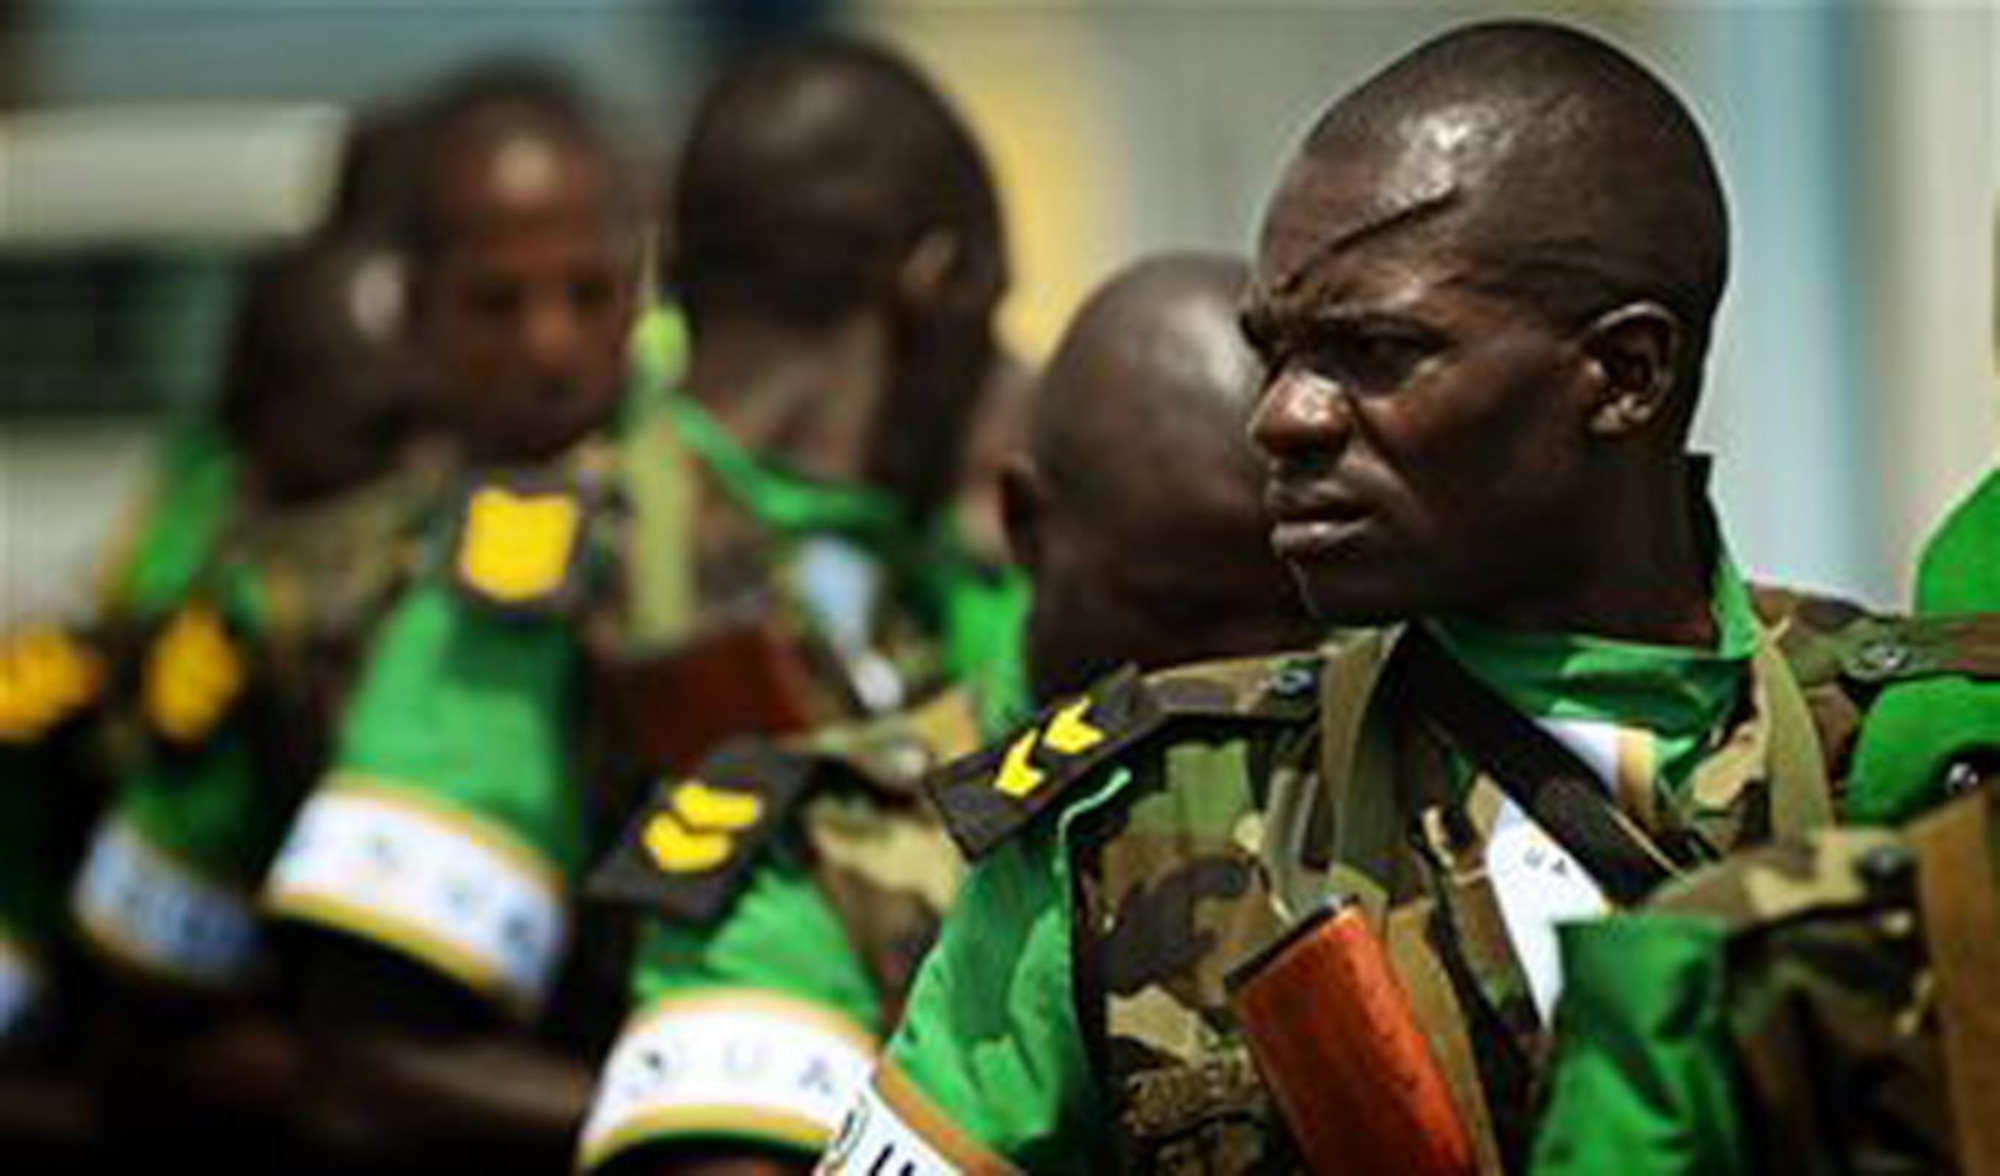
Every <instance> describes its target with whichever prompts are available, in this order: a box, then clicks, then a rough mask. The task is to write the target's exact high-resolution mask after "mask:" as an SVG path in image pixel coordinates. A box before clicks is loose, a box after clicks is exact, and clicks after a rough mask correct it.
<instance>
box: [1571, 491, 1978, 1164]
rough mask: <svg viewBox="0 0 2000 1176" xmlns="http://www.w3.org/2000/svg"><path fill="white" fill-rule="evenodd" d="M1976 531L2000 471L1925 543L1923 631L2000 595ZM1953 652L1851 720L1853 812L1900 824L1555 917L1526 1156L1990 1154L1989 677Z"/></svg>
mask: <svg viewBox="0 0 2000 1176" xmlns="http://www.w3.org/2000/svg"><path fill="white" fill-rule="evenodd" d="M1996 536H2000V476H1992V477H1989V478H1988V479H1987V480H1986V482H1985V484H1984V485H1982V486H1981V487H1980V488H1979V489H1978V490H1977V491H1976V492H1975V493H1974V494H1973V495H1972V497H1970V498H1969V499H1967V500H1966V502H1965V503H1964V504H1962V505H1961V506H1960V507H1959V508H1958V510H1957V511H1955V512H1954V513H1953V514H1952V516H1951V517H1950V519H1949V520H1947V522H1946V523H1945V525H1944V527H1943V528H1942V529H1941V530H1940V531H1939V532H1938V534H1937V535H1936V536H1935V537H1934V538H1933V539H1932V540H1931V542H1930V544H1929V545H1928V547H1927V550H1926V552H1925V554H1924V559H1923V564H1922V570H1921V572H1920V574H1919V576H1918V580H1917V611H1918V613H1919V614H1921V615H1926V616H1929V617H1932V618H1934V627H1933V630H1932V632H1933V633H1935V634H1937V635H1939V636H1940V638H1941V640H1939V641H1938V642H1936V643H1933V644H1931V645H1930V646H1929V647H1928V648H1929V649H1933V650H1935V649H1950V648H1952V647H1953V646H1954V645H1956V644H1960V643H1962V642H1964V641H1965V640H1966V639H1965V638H1964V636H1963V635H1962V633H1960V634H1953V633H1952V632H1951V630H1952V629H1953V628H1956V627H1961V626H1964V625H1966V624H1967V623H1968V621H1969V619H1970V618H1971V617H1972V616H1973V615H1974V614H1976V613H1978V612H1980V611H1981V610H1984V611H1985V612H1987V613H1988V614H1989V615H1990V614H1991V613H1992V612H1993V611H1994V610H2000V562H1996V560H1995V558H1994V552H1995V550H1996V545H1995V537H1996ZM1988 624H1989V626H1990V625H1991V622H1990V621H1989V622H1988ZM1914 632H1922V630H1915V631H1914ZM1987 640H1989V641H1990V640H1991V638H1990V637H1989V638H1987ZM1899 648H1905V649H1909V650H1911V654H1910V655H1911V656H1923V655H1924V652H1925V651H1926V646H1924V645H1922V644H1910V645H1905V646H1900V647H1899ZM1988 656H1989V658H1991V657H1992V656H1993V655H1991V654H1989V655H1988ZM1954 669H1960V670H1963V669H1964V667H1953V666H1951V665H1949V664H1948V663H1936V664H1934V665H1933V666H1932V667H1931V669H1930V671H1929V673H1927V674H1926V675H1925V676H1924V677H1923V678H1922V679H1921V680H1918V681H1910V682H1905V683H1903V684H1901V685H1898V686H1895V687H1893V688H1891V689H1889V690H1888V691H1886V692H1884V695H1883V697H1882V698H1881V699H1880V700H1879V701H1878V702H1877V703H1876V704H1875V706H1874V707H1873V708H1871V710H1870V712H1869V715H1868V721H1867V723H1866V725H1865V726H1864V727H1863V729H1862V733H1861V744H1860V747H1859V749H1858V751H1857V753H1856V762H1855V784H1854V794H1853V797H1852V801H1851V804H1850V807H1849V812H1850V814H1851V815H1852V816H1853V817H1854V818H1855V819H1856V820H1857V822H1864V821H1865V822H1881V821H1885V820H1886V821H1891V822H1898V823H1900V822H1902V821H1905V820H1910V819H1912V818H1915V820H1914V823H1913V824H1911V825H1910V826H1909V828H1908V829H1907V830H1904V831H1902V832H1901V833H1890V832H1887V831H1884V830H1880V829H1863V828H1858V827H1857V828H1849V829H1842V830H1838V831H1829V832H1827V833H1825V834H1822V835H1821V836H1819V837H1815V838H1813V839H1811V840H1810V841H1808V842H1805V843H1791V844H1785V845H1778V846H1773V847H1771V848H1769V849H1766V850H1761V851H1759V852H1757V853H1754V854H1748V855H1745V856H1744V857H1742V858H1739V859H1737V860H1736V861H1732V862H1729V863H1726V864H1723V865H1719V866H1715V867H1711V868H1710V869H1708V870H1704V871H1702V872H1701V873H1699V874H1696V875H1695V876H1693V877H1692V878H1689V879H1686V880H1684V881H1682V882H1679V883H1677V884H1675V886H1673V887H1672V888H1671V889H1669V890H1668V891H1666V892H1663V893H1662V894H1661V895H1660V896H1659V897H1658V898H1656V899H1654V900H1653V901H1652V902H1650V903H1649V904H1647V907H1646V908H1645V910H1644V911H1642V912H1641V913H1638V914H1635V915H1632V916H1628V917H1624V918H1619V919H1613V920H1609V921H1604V922H1598V923H1587V924H1582V925H1579V926H1575V927H1570V928H1565V929H1564V932H1563V958H1564V963H1565V971H1566V972H1567V974H1568V975H1569V977H1570V983H1569V985H1568V987H1567V988H1566V990H1565V992H1564V995H1563V1001H1562V1005H1561V1007H1560V1008H1559V1010H1558V1014H1557V1021H1556V1060H1555V1063H1554V1068H1553V1074H1552V1077H1551V1080H1550V1092H1551V1097H1550V1101H1549V1109H1548V1115H1547V1118H1546V1119H1545V1121H1544V1123H1543V1125H1542V1127H1541V1129H1540V1130H1539V1132H1538V1133H1537V1136H1536V1141H1535V1171H1536V1172H1538V1173H1539V1172H1554V1173H1560V1172H1594V1171H1600V1170H1603V1169H1604V1168H1605V1167H1606V1166H1608V1165H1613V1164H1615V1166H1616V1167H1617V1169H1618V1170H1619V1171H1621V1172H1639V1173H1668V1172H1689V1173H1693V1172H1704V1173H1706V1172H1717V1173H1729V1172H1776V1171H1795V1170H1798V1171H1808V1172H1820V1171H1909V1172H1916V1171H1922V1172H1945V1171H1960V1172H1984V1171H1989V1170H1992V1169H1993V1168H1994V1166H1995V1165H2000V1134H1996V1128H2000V1081H1996V1080H1995V1077H1994V1074H1995V1071H1994V1069H1993V1067H1994V1065H1995V1064H1996V1060H2000V1036H1997V1035H1996V1032H1995V1029H1994V1027H1993V1018H1992V1002H1993V995H1992V989H1993V986H1994V984H1995V983H1996V982H2000V957H1996V956H1995V955H1994V952H1993V950H1992V948H1991V946H1990V945H1991V944H1992V942H1993V929H1994V920H1995V917H1996V914H1997V913H2000V811H1996V806H2000V788H1995V787H1994V785H1996V784H2000V684H1995V683H1993V682H1992V681H1990V680H1989V681H1980V680H1976V679H1974V678H1973V677H1972V676H1971V675H1970V674H1969V673H1965V672H1953V670H1954ZM1987 673H1988V677H1989V678H1990V676H1991V671H1990V669H1989V670H1988V671H1987ZM1967 794H1970V795H1967ZM1953 798H1957V799H1953ZM1926 814H1927V815H1926Z"/></svg>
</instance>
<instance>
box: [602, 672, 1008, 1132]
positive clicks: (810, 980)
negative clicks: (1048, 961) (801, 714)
mask: <svg viewBox="0 0 2000 1176" xmlns="http://www.w3.org/2000/svg"><path fill="white" fill-rule="evenodd" d="M977 709H978V708H977V707H976V706H975V705H974V701H973V699H972V698H971V697H970V696H969V694H968V692H966V691H965V690H963V689H960V690H953V691H950V692H947V693H946V694H943V695H941V696H939V697H937V698H935V699H933V700H931V701H930V702H927V703H925V704H924V705H922V706H920V707H917V708H915V709H913V710H911V711H908V712H904V713H900V714H897V715H892V716H888V717H885V718H882V719H877V720H873V721H870V722H866V723H863V724H860V725H857V726H849V727H836V728H830V729H827V730H824V731H821V732H817V733H815V734H813V735H810V736H807V737H803V738H800V739H796V740H792V741H789V742H787V743H784V744H777V745H773V744H761V745H760V744H750V743H746V744H738V745H735V746H733V747H732V748H730V749H728V750H727V751H725V752H723V753H721V754H718V755H717V756H714V757H711V759H710V760H709V762H708V763H706V764H704V765H703V767H702V769H701V770H700V771H699V772H697V773H695V774H694V776H692V777H691V778H688V779H682V780H674V781H670V782H669V783H667V784H665V785H663V786H662V787H661V788H660V789H659V791H658V793H657V795H656V796H655V797H654V799H653V801H652V803H651V804H650V805H648V806H647V807H646V808H645V809H644V810H643V811H642V812H641V813H640V815H639V817H638V818H637V819H636V820H635V821H634V822H632V824H631V825H630V827H629V828H628V830H627V832H626V834H625V836H624V837H623V838H622V839H621V844H620V846H619V848H618V849H617V850H616V851H615V852H614V855H613V857H612V858H611V860H610V861H609V862H608V863H607V864H606V866H605V867H604V868H603V869H602V870H601V871H600V872H599V874H598V875H597V877H596V879H595V880H594V882H593V890H594V891H595V892H596V893H597V894H599V895H600V896H602V897H604V898H607V899H610V900H613V901H616V902H620V903H625V904H630V905H633V906H636V907H638V908H639V909H640V910H642V911H645V912H648V913H649V914H650V916H651V917H649V918H648V920H647V924H646V929H645V938H644V941H643V943H642V946H641V949H640V953H639V955H638V958H637V960H636V961H635V966H634V968H633V974H632V996H633V1001H632V1007H633V1014H632V1016H631V1017H630V1018H629V1019H628V1020H627V1022H626V1026H625V1028H624V1030H623V1032H622V1034H621V1036H620V1039H619V1042H618V1044H617V1045H616V1046H615V1047H614V1049H613V1050H612V1052H611V1054H610V1057H609V1059H608V1060H607V1062H606V1064H605V1067H604V1076H603V1080H602V1082H601V1083H600V1086H599V1089H598V1094H597V1097H596V1100H595V1106H594V1108H593V1111H592V1114H591V1116H590V1118H589V1120H588V1121H587V1123H586V1125H585V1127H584V1131H583V1137H582V1141H581V1147H582V1155H581V1160H580V1166H581V1167H582V1168H584V1169H586V1170H588V1169H594V1168H597V1167H600V1166H602V1165H604V1164H606V1163H608V1162H610V1161H611V1160H612V1159H614V1158H617V1157H620V1156H625V1155H629V1154H632V1153H634V1152H637V1151H640V1150H642V1149H644V1148H646V1147H649V1146H654V1145H674V1144H685V1143H690V1142H706V1143H715V1142H719V1141H728V1142H735V1143H749V1144H752V1145H755V1146H761V1147H774V1148H778V1149H781V1150H790V1151H797V1152H802V1153H806V1154H811V1153H816V1152H817V1151H818V1150H819V1149H820V1148H821V1147H823V1146H824V1145H825V1142H826V1139H827V1137H828V1136H829V1135H830V1134H831V1132H832V1129H833V1127H834V1126H835V1125H836V1124H837V1123H838V1121H839V1115H840V1112H841V1111H842V1110H843V1109H845V1107H846V1104H847V1101H848V1099H849V1098H850V1097H851V1096H852V1094H853V1092H854V1090H855V1089H856V1088H857V1087H858V1085H859V1084H860V1082H861V1080H862V1079H863V1078H864V1077H865V1076H866V1074H867V1071H868V1068H869V1066H870V1065H871V1064H872V1062H873V1059H874V1056H875V1053H876V1050H877V1048H878V1046H879V1043H880V1042H881V1040H882V1039H883V1037H884V1035H885V1034H886V1033H887V1031H888V1028H889V1027H890V1026H892V1025H894V1024H895V1022H896V1021H897V1019H898V1018H899V1016H900V1011H901V1004H902V1001H903V998H904V996H905V994H906V993H907V992H908V989H909V984H910V980H911V978H912V976H913V975H914V974H915V971H916V965H917V963H918V961H919V960H920V959H921V958H922V955H923V953H924V952H925V951H927V950H928V949H929V947H930V945H931V943H932V942H933V940H934V939H935V937H936V930H937V925H938V922H939V920H940V918H941V917H942V915H943V913H944V910H945V907H946V906H947V905H948V903H949V902H950V900H951V897H952V895H953V894H954V893H955V892H956V890H957V886H958V879H959V872H960V869H959V860H958V855H957V854H956V852H955V851H953V849H952V848H951V845H950V843H949V839H948V838H947V836H946V835H945V832H944V829H943V826H942V825H941V824H940V823H939V822H938V820H937V817H936V815H935V812H934V810H933V809H932V808H931V806H930V805H929V804H928V803H927V802H925V801H924V800H923V798H922V797H921V795H920V793H919V790H918V788H917V782H918V780H919V779H920V778H921V777H922V775H923V774H924V773H925V772H926V771H927V770H929V769H930V768H931V767H934V766H936V765H938V764H941V763H943V762H945V761H946V760H949V759H953V758H956V757H957V756H959V755H963V754H966V753H969V752H971V751H972V750H974V749H975V748H976V747H977V746H978V744H979V742H980V734H981V727H980V724H979V722H978V717H977V714H976V713H975V711H976V710H977Z"/></svg>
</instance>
